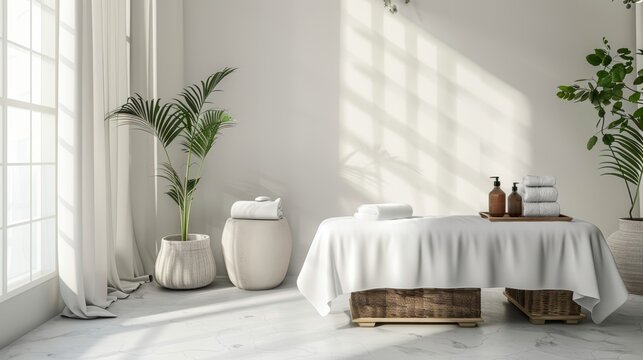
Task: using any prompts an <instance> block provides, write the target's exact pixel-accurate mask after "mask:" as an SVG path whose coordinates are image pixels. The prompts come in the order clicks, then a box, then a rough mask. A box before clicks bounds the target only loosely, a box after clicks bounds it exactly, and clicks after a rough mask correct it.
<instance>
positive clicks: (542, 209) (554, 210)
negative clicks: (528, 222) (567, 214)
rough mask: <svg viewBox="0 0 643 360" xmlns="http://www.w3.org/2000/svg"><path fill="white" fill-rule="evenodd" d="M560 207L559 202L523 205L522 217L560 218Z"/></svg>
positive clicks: (525, 203) (527, 203)
mask: <svg viewBox="0 0 643 360" xmlns="http://www.w3.org/2000/svg"><path fill="white" fill-rule="evenodd" d="M558 215H560V205H559V204H558V203H557V202H536V203H529V202H523V203H522V216H530V217H533V216H558Z"/></svg>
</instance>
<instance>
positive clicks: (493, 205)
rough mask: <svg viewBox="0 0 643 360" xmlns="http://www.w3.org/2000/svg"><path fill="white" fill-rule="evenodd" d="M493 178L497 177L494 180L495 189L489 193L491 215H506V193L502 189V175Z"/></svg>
mask: <svg viewBox="0 0 643 360" xmlns="http://www.w3.org/2000/svg"><path fill="white" fill-rule="evenodd" d="M491 179H496V180H495V181H494V182H493V190H491V192H490V193H489V215H491V216H493V217H503V216H505V208H506V195H505V192H504V191H502V189H500V177H499V176H491Z"/></svg>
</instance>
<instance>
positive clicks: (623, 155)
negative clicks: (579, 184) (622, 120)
mask: <svg viewBox="0 0 643 360" xmlns="http://www.w3.org/2000/svg"><path fill="white" fill-rule="evenodd" d="M601 157H602V158H603V159H604V160H603V161H602V162H601V164H600V165H601V166H600V169H601V170H603V175H609V176H615V177H618V178H620V179H623V180H624V181H625V182H627V183H629V184H631V185H633V186H634V187H635V188H638V187H639V186H640V185H641V180H642V179H643V135H641V133H640V132H639V131H638V130H637V129H635V128H632V127H630V126H625V127H623V128H622V132H621V133H618V134H614V142H613V143H612V145H611V146H610V147H609V148H608V149H604V150H603V151H601ZM628 186H629V185H628Z"/></svg>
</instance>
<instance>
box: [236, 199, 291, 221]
mask: <svg viewBox="0 0 643 360" xmlns="http://www.w3.org/2000/svg"><path fill="white" fill-rule="evenodd" d="M230 216H231V217H232V218H233V219H251V220H279V219H282V218H283V217H284V212H283V210H282V209H281V198H278V199H276V200H274V201H271V200H270V198H269V197H267V196H259V197H257V198H256V199H255V200H254V201H237V202H235V203H234V204H232V208H231V209H230Z"/></svg>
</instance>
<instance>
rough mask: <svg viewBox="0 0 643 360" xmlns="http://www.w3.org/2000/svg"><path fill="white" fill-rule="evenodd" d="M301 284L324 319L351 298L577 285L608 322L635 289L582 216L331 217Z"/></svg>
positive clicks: (594, 312)
mask: <svg viewBox="0 0 643 360" xmlns="http://www.w3.org/2000/svg"><path fill="white" fill-rule="evenodd" d="M297 286H298V288H299V290H300V292H301V293H302V294H303V295H304V296H305V297H306V299H307V300H308V301H309V302H310V303H311V304H312V305H313V307H314V308H315V309H316V310H317V312H319V314H320V315H322V316H325V315H327V314H328V313H329V312H330V303H331V301H332V300H333V299H335V298H337V297H338V296H339V295H342V294H353V297H356V294H357V295H359V294H360V293H363V292H364V291H380V292H381V291H390V290H391V289H407V290H411V289H435V290H436V291H443V290H446V289H463V290H464V291H466V290H469V291H471V290H474V291H475V289H478V290H479V289H480V288H499V287H504V288H508V291H509V290H510V289H527V290H549V289H559V290H566V291H569V292H571V293H570V295H571V296H572V298H573V301H574V302H575V303H577V304H578V305H580V307H582V308H584V309H586V310H587V311H589V312H590V313H591V318H592V320H593V321H594V322H595V323H601V322H602V321H603V320H605V318H607V317H608V316H609V315H610V314H611V313H612V312H614V311H615V310H616V309H618V308H619V307H620V306H621V305H622V304H623V303H624V302H625V301H626V299H627V295H628V294H627V291H626V289H625V286H624V284H623V281H622V280H621V277H620V275H619V273H618V269H617V268H616V265H615V263H614V259H613V258H612V254H611V252H610V250H609V248H608V247H607V244H606V242H605V239H604V238H603V235H602V233H601V231H600V230H599V229H598V228H597V227H596V226H594V225H592V224H590V223H588V222H585V221H582V220H573V221H571V222H520V223H518V222H490V221H488V220H486V219H482V218H480V217H478V216H448V217H438V218H429V217H413V218H407V219H398V220H384V221H365V220H358V219H355V218H354V217H338V218H330V219H327V220H324V221H323V222H322V223H321V224H320V226H319V228H318V230H317V233H316V235H315V237H314V239H313V242H312V244H311V247H310V249H309V251H308V255H307V256H306V260H305V262H304V265H303V267H302V270H301V272H300V274H299V277H298V279H297ZM376 289H379V290H376ZM420 296H421V297H422V296H425V295H420ZM454 296H457V293H456V294H455V295H454ZM478 296H479V295H478ZM456 300H457V299H456ZM478 301H479V300H478ZM353 305H354V304H352V303H351V306H353ZM353 316H354V317H355V314H353ZM473 318H475V316H473ZM474 320H477V319H474ZM418 321H421V320H418ZM373 322H375V321H366V325H367V326H372V324H373ZM427 322H430V321H427ZM456 322H458V323H460V322H459V321H456ZM476 322H477V321H476ZM463 324H464V323H463ZM461 325H462V324H461Z"/></svg>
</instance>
